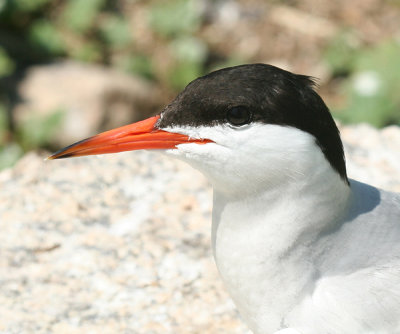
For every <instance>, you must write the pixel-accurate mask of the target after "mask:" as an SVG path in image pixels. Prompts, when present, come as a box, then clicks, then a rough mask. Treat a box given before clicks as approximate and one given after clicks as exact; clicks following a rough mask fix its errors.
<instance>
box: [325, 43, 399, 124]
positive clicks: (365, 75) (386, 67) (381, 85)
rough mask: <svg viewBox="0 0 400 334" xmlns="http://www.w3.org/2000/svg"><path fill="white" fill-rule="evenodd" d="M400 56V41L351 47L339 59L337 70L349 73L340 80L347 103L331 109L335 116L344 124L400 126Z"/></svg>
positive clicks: (338, 52)
mask: <svg viewBox="0 0 400 334" xmlns="http://www.w3.org/2000/svg"><path fill="white" fill-rule="evenodd" d="M332 50H333V49H331V51H330V52H331V54H335V53H337V54H340V51H339V50H337V51H335V52H333V51H332ZM327 59H328V61H329V59H330V58H327ZM332 59H333V58H332ZM399 59H400V44H399V42H397V41H394V40H393V41H386V42H383V43H381V44H379V45H376V46H374V47H369V48H361V49H358V50H353V51H352V52H351V55H349V56H347V57H345V56H343V57H342V58H340V59H339V58H338V59H337V62H336V63H335V68H336V72H339V73H340V72H342V73H343V72H348V73H349V75H348V77H347V78H346V79H344V80H343V81H342V83H341V92H342V94H343V95H344V96H345V98H346V101H347V102H346V106H345V107H343V108H337V110H334V111H335V116H336V117H337V118H339V119H341V120H342V121H343V122H346V123H357V122H368V123H370V124H372V125H374V126H376V127H383V126H385V125H389V124H398V125H400V94H399V91H400V66H399ZM339 60H340V61H339ZM331 64H332V62H331Z"/></svg>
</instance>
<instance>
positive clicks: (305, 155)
mask: <svg viewBox="0 0 400 334" xmlns="http://www.w3.org/2000/svg"><path fill="white" fill-rule="evenodd" d="M139 149H157V150H163V151H164V152H165V153H166V154H168V155H172V156H175V157H177V158H180V159H182V160H185V161H187V162H188V163H190V164H191V165H192V166H194V167H195V168H197V169H199V170H200V171H202V172H203V173H204V174H205V175H206V176H207V177H208V178H209V179H210V181H211V182H212V183H213V185H214V187H215V188H217V189H218V190H219V191H221V192H226V193H235V192H243V191H244V188H246V189H247V190H249V191H258V190H259V189H265V188H266V187H275V186H277V185H281V184H285V183H290V182H293V181H296V182H298V181H300V182H302V180H303V179H304V180H306V179H307V178H308V177H310V175H313V174H315V173H322V171H323V168H322V167H321V166H323V167H324V168H329V169H331V170H333V171H334V173H335V174H336V175H337V176H338V178H341V179H342V180H343V181H344V182H348V181H347V175H346V167H345V160H344V154H343V146H342V142H341V140H340V136H339V131H338V129H337V127H336V125H335V123H334V121H333V119H332V116H331V114H330V112H329V110H328V108H327V107H326V105H325V103H324V102H323V100H322V99H321V98H320V96H319V95H318V94H317V93H316V92H315V90H314V81H313V80H312V79H311V78H310V77H308V76H304V75H297V74H293V73H290V72H287V71H284V70H282V69H279V68H277V67H274V66H271V65H264V64H249V65H241V66H236V67H230V68H225V69H222V70H218V71H215V72H212V73H210V74H208V75H206V76H203V77H200V78H198V79H196V80H194V81H192V82H191V83H190V84H189V85H188V86H187V87H186V88H185V89H184V90H183V91H182V92H181V93H180V94H179V95H178V96H177V97H176V98H175V99H174V100H173V101H172V102H171V103H170V104H169V105H168V106H166V107H165V108H164V110H163V111H162V112H161V114H160V115H157V116H154V117H151V118H148V119H146V120H144V121H141V122H138V123H134V124H130V125H126V126H123V127H120V128H117V129H114V130H110V131H106V132H103V133H101V134H98V135H96V136H93V137H90V138H88V139H84V140H82V141H80V142H78V143H75V144H73V145H70V146H68V147H66V148H64V149H62V150H60V151H58V152H56V153H54V154H53V155H51V156H50V157H49V159H59V158H67V157H75V156H84V155H93V154H104V153H115V152H121V151H129V150H139ZM244 185H245V187H244Z"/></svg>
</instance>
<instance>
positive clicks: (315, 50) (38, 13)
mask: <svg viewBox="0 0 400 334" xmlns="http://www.w3.org/2000/svg"><path fill="white" fill-rule="evenodd" d="M314 18H315V19H314ZM296 20H297V21H296ZM291 22H295V24H294V25H293V24H291ZM399 22H400V3H399V2H398V1H396V0H392V1H383V0H371V1H369V2H368V4H367V5H366V4H365V2H364V1H362V0H357V1H354V2H351V3H350V4H348V3H346V2H343V1H338V2H334V3H331V2H329V1H328V0H324V1H320V2H319V4H318V5H315V4H314V2H312V1H311V0H307V1H286V0H282V1H279V0H274V1H270V2H265V1H261V0H258V1H257V0H254V1H245V0H243V1H240V0H238V1H233V0H232V1H223V0H219V1H217V0H215V1H211V0H209V1H195V0H172V1H161V0H159V1H138V0H136V1H135V0H113V1H111V0H64V1H62V0H0V168H4V167H6V166H10V165H11V164H13V162H14V161H16V159H18V157H20V156H21V155H22V154H23V152H25V151H27V150H31V149H35V148H40V147H45V148H46V147H49V145H50V144H51V137H52V134H53V133H54V131H56V130H57V126H59V124H60V122H62V116H61V114H62V113H61V112H59V113H53V114H51V116H48V117H45V118H39V119H31V120H29V122H28V123H27V122H25V123H21V124H16V123H15V121H14V119H13V107H14V106H15V104H17V103H18V94H17V87H18V84H19V83H20V82H21V80H23V78H24V75H25V73H26V70H27V69H29V68H30V67H31V66H34V65H38V64H47V63H50V62H54V61H57V60H60V59H74V60H77V61H80V62H87V63H96V64H101V65H103V66H110V67H113V68H116V69H118V70H121V71H123V72H125V73H129V74H132V75H136V76H141V77H144V78H146V79H148V80H150V81H152V82H154V84H155V85H157V86H159V87H161V88H162V90H163V92H164V98H165V101H168V99H169V98H171V96H173V95H174V94H175V93H176V92H178V91H179V90H180V89H182V88H183V87H184V86H185V85H186V84H187V83H188V82H189V81H190V80H192V79H194V78H195V77H197V76H199V75H202V74H204V73H206V72H208V71H210V70H212V69H215V68H219V67H223V66H227V65H234V64H238V63H244V62H272V63H276V64H278V65H282V66H284V67H289V69H290V70H294V71H296V72H302V73H307V74H312V75H316V76H319V77H322V78H321V82H320V83H321V93H322V95H323V96H324V98H325V99H327V101H328V104H330V106H331V107H332V109H333V110H334V111H335V116H336V117H337V118H339V119H340V120H342V121H343V122H346V123H355V122H368V123H370V124H372V125H374V126H377V127H383V126H386V125H390V124H397V125H399V124H400V94H399V91H400V42H399V40H400V28H399V26H400V25H399ZM312 24H317V25H319V26H318V27H321V29H319V28H318V29H312V28H310V27H312ZM307 29H308V30H307ZM321 68H322V70H321Z"/></svg>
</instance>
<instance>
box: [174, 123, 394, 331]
mask: <svg viewBox="0 0 400 334" xmlns="http://www.w3.org/2000/svg"><path fill="white" fill-rule="evenodd" d="M167 130H168V131H171V132H179V133H184V134H186V135H189V136H190V137H193V138H208V139H211V140H213V141H214V142H215V143H209V144H206V145H197V144H181V145H179V146H178V149H174V150H169V151H167V153H169V154H172V155H174V156H176V157H179V158H181V159H183V160H185V161H187V162H189V163H190V164H191V165H193V166H194V167H195V168H198V169H199V170H200V171H202V172H203V173H204V174H205V175H206V176H207V177H208V178H209V179H210V181H211V182H212V184H213V186H214V206H213V225H212V240H213V251H214V256H215V260H216V263H217V266H218V270H219V272H220V274H221V277H222V279H223V281H224V283H225V285H226V287H227V289H228V291H229V293H230V295H231V296H232V298H233V300H234V302H235V303H236V305H237V307H238V309H239V311H240V313H241V315H242V317H243V319H244V320H245V321H246V323H247V324H248V325H249V326H250V328H251V329H252V330H253V332H254V333H255V334H270V333H274V332H276V333H278V332H277V331H279V330H281V329H285V328H288V329H291V330H293V332H290V331H288V332H286V331H284V332H282V331H279V333H288V334H289V333H300V334H361V333H362V334H364V333H371V334H372V333H374V334H393V333H400V196H399V194H394V193H389V192H386V191H382V190H379V189H376V188H374V187H372V186H369V185H366V184H363V183H360V182H357V181H353V180H350V186H349V185H348V184H347V183H346V182H345V181H344V180H343V179H342V178H340V176H339V174H338V173H337V172H336V171H334V170H333V169H332V167H331V165H330V164H329V163H328V161H327V160H326V159H325V157H324V155H323V153H322V152H321V149H320V148H319V147H318V145H317V144H316V142H315V138H314V137H313V136H311V135H310V134H308V133H306V132H303V131H301V130H299V129H296V128H293V127H283V126H278V125H266V124H249V125H247V126H245V127H241V128H240V129H237V128H234V127H229V126H226V125H223V126H213V127H197V128H189V127H186V128H170V129H167ZM288 329H287V330H288Z"/></svg>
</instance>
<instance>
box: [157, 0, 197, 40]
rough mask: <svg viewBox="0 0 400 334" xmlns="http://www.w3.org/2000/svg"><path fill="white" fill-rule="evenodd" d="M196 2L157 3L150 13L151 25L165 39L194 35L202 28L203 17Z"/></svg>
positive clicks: (187, 0)
mask: <svg viewBox="0 0 400 334" xmlns="http://www.w3.org/2000/svg"><path fill="white" fill-rule="evenodd" d="M197 5H198V3H196V2H195V1H194V0H174V1H160V2H156V3H155V4H154V5H153V6H152V8H151V11H150V25H151V27H152V28H153V29H154V31H156V32H157V33H158V34H160V35H161V36H164V37H170V38H171V37H175V36H177V35H182V34H192V33H194V32H196V31H197V30H198V28H199V27H200V21H201V15H200V12H199V9H198V7H197Z"/></svg>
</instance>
